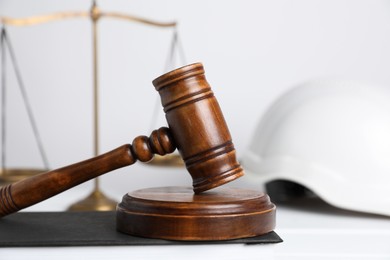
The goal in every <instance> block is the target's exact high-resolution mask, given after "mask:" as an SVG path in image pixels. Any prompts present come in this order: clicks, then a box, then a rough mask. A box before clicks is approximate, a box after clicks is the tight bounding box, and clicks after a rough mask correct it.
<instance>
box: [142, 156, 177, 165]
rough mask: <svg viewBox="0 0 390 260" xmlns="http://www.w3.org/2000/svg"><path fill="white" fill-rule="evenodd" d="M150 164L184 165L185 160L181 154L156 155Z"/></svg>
mask: <svg viewBox="0 0 390 260" xmlns="http://www.w3.org/2000/svg"><path fill="white" fill-rule="evenodd" d="M147 165H150V166H164V167H184V161H183V159H182V158H181V156H180V155H179V154H168V155H164V156H161V155H155V156H154V158H153V159H152V160H151V161H150V162H148V163H147Z"/></svg>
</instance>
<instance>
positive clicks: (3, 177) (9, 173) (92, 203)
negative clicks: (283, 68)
mask: <svg viewBox="0 0 390 260" xmlns="http://www.w3.org/2000/svg"><path fill="white" fill-rule="evenodd" d="M104 17H109V18H114V19H120V20H124V21H129V22H137V23H142V24H144V25H147V26H155V27H160V28H164V27H165V28H173V29H174V33H173V38H172V43H171V47H170V51H169V53H168V58H167V62H166V67H165V71H167V70H169V69H172V68H173V66H174V65H175V64H174V61H175V53H176V52H177V53H178V54H179V56H180V58H181V63H182V64H186V62H185V58H184V51H183V48H182V46H181V45H180V41H179V39H178V32H177V23H176V22H169V23H161V22H156V21H151V20H148V19H144V18H140V17H136V16H133V15H128V14H123V13H118V12H103V11H101V10H100V9H99V8H98V6H97V4H96V2H95V1H93V3H92V7H91V9H90V11H89V12H88V11H81V12H60V13H54V14H48V15H42V16H34V17H27V18H18V19H17V18H10V17H0V23H1V24H2V25H3V28H2V34H1V46H2V48H1V51H2V83H1V84H2V101H3V102H2V167H1V171H0V186H3V185H5V184H9V183H13V182H16V181H19V180H21V179H24V178H27V177H30V176H33V175H36V174H38V173H41V172H45V171H48V170H49V168H50V167H49V163H48V160H47V156H46V154H45V151H44V148H43V144H42V139H41V137H40V135H39V132H38V128H37V124H36V122H35V119H34V116H33V113H32V108H31V105H30V103H29V100H28V97H27V92H26V89H25V87H24V83H23V81H22V77H21V75H20V70H19V69H18V66H17V63H16V58H15V55H14V51H13V48H12V45H11V42H10V40H9V37H8V36H7V33H6V30H5V26H6V25H7V26H31V25H37V24H43V23H47V22H52V21H59V20H65V19H71V18H89V19H90V20H91V22H92V43H93V44H92V52H93V63H92V64H93V111H94V114H93V138H94V142H93V146H94V147H93V150H94V156H97V155H99V149H100V148H99V103H98V100H99V91H98V90H99V80H98V78H99V77H98V71H99V70H98V69H99V66H98V37H97V35H98V21H99V20H100V19H101V18H104ZM6 45H7V47H8V50H9V54H10V57H11V60H12V63H13V67H14V70H15V74H16V78H17V81H18V85H19V87H20V91H21V93H22V97H23V101H24V104H25V107H26V110H27V114H28V116H29V120H30V124H31V126H32V129H33V132H34V136H35V139H36V143H37V146H38V148H39V152H40V155H41V158H42V161H43V165H44V168H42V169H33V168H30V169H22V168H20V169H18V168H7V167H6V156H5V154H6V153H5V150H6V147H5V144H6V140H5V139H6V135H5V132H6V130H5V129H6V127H5V126H6V120H5V118H6V116H5V111H6V109H5V90H6V87H5V85H6V80H5V74H6V71H5V67H6V66H5V61H6V58H5V56H6V53H5V46H6ZM158 101H159V100H157V101H156V106H155V107H156V108H155V110H154V113H153V118H152V125H151V129H153V128H154V127H155V125H154V124H155V122H156V120H157V115H158V111H160V110H159V108H160V104H159V102H158ZM149 165H154V166H170V167H183V166H184V163H183V161H182V159H181V157H180V156H179V155H178V154H172V155H169V156H164V157H162V156H156V157H155V158H154V159H153V161H152V162H150V163H149ZM116 205H117V202H116V201H114V200H112V199H110V198H108V197H107V196H106V195H105V194H104V193H103V192H102V191H101V188H100V184H99V178H95V179H94V188H93V191H92V192H91V193H90V194H89V195H88V196H87V197H86V198H84V199H82V200H80V201H78V202H76V203H75V204H73V205H71V206H70V207H69V209H68V210H70V211H109V210H115V208H116Z"/></svg>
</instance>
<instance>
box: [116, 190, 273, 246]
mask: <svg viewBox="0 0 390 260" xmlns="http://www.w3.org/2000/svg"><path fill="white" fill-rule="evenodd" d="M274 228H275V205H274V204H272V203H271V202H270V200H269V197H268V196H267V195H266V194H264V193H262V192H259V191H253V190H246V189H238V188H217V189H213V190H210V191H207V192H203V193H201V194H194V193H193V191H192V189H191V188H190V187H160V188H148V189H142V190H138V191H134V192H131V193H129V194H126V195H125V196H124V197H123V200H122V202H121V203H120V204H119V205H118V207H117V229H118V230H119V231H120V232H124V233H127V234H130V235H135V236H142V237H150V238H163V239H171V240H189V241H201V240H203V241H204V240H230V239H237V238H245V237H254V236H258V235H262V234H265V233H268V232H271V231H272V230H273V229H274Z"/></svg>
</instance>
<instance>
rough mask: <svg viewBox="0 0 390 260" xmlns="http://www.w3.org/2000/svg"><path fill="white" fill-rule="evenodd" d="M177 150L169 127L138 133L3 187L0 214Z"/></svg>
mask: <svg viewBox="0 0 390 260" xmlns="http://www.w3.org/2000/svg"><path fill="white" fill-rule="evenodd" d="M174 149H175V147H174V145H173V143H172V139H171V137H170V136H169V132H168V129H167V128H160V129H159V130H155V131H153V132H152V135H151V136H150V137H149V138H148V137H146V136H139V137H137V138H136V139H134V141H133V144H132V145H130V144H126V145H122V146H120V147H118V148H116V149H114V150H112V151H110V152H107V153H105V154H102V155H99V156H97V157H94V158H91V159H89V160H85V161H82V162H78V163H75V164H72V165H69V166H65V167H63V168H60V169H57V170H53V171H49V172H45V173H41V174H38V175H36V176H33V177H30V178H27V179H24V180H21V181H19V182H16V183H13V184H9V185H7V186H4V187H1V188H0V217H3V216H6V215H9V214H11V213H14V212H16V211H19V210H21V209H24V208H26V207H29V206H31V205H34V204H36V203H38V202H41V201H43V200H45V199H48V198H50V197H52V196H54V195H57V194H59V193H61V192H63V191H65V190H68V189H70V188H72V187H74V186H77V185H79V184H81V183H83V182H86V181H88V180H91V179H93V178H96V177H98V176H100V175H102V174H104V173H107V172H110V171H113V170H115V169H119V168H121V167H124V166H128V165H131V164H133V163H135V162H136V161H137V159H139V160H140V161H149V160H151V159H152V158H153V154H154V153H157V154H160V155H164V154H166V153H171V152H173V150H174Z"/></svg>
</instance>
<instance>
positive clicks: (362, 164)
mask: <svg viewBox="0 0 390 260" xmlns="http://www.w3.org/2000/svg"><path fill="white" fill-rule="evenodd" d="M242 165H243V167H244V168H245V170H246V173H247V176H249V177H248V178H249V180H251V182H252V183H255V184H256V185H265V184H267V183H270V182H272V181H278V180H282V181H288V182H292V183H297V184H299V185H302V186H304V187H306V188H308V189H309V190H311V191H312V192H314V193H315V194H316V195H318V196H319V197H320V198H321V199H323V200H324V201H326V202H328V203H329V204H332V205H334V206H336V207H340V208H344V209H349V210H355V211H361V212H368V213H375V214H383V215H389V216H390V88H389V87H381V86H375V85H371V84H362V83H359V82H352V81H318V82H309V83H306V84H303V85H301V86H298V87H296V88H293V89H292V90H290V91H288V92H287V93H285V94H284V95H282V96H281V97H280V98H279V99H277V100H276V102H274V103H273V104H272V105H271V107H270V108H269V110H268V111H266V113H265V114H264V117H263V118H262V120H261V121H260V123H259V125H258V126H257V129H256V131H255V135H254V137H253V139H252V142H251V145H250V147H249V149H248V151H247V153H245V154H244V157H243V158H242ZM271 197H272V196H271Z"/></svg>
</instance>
